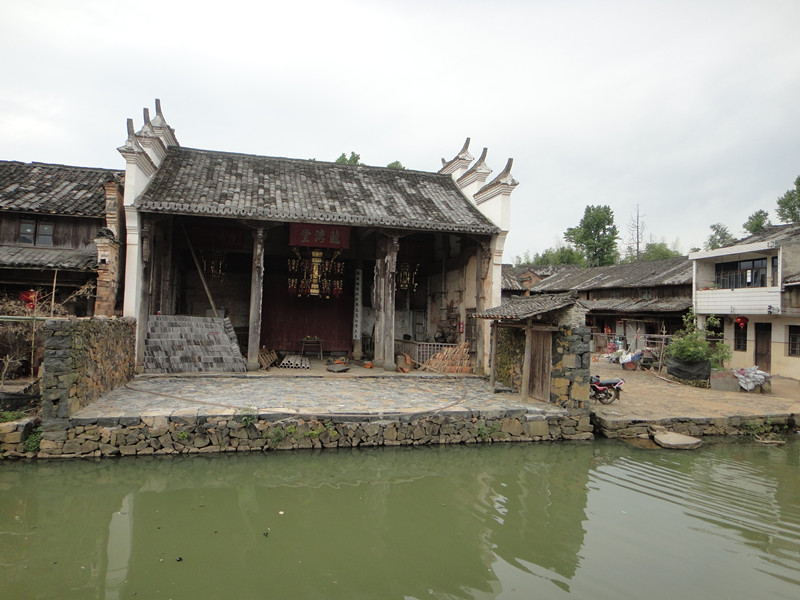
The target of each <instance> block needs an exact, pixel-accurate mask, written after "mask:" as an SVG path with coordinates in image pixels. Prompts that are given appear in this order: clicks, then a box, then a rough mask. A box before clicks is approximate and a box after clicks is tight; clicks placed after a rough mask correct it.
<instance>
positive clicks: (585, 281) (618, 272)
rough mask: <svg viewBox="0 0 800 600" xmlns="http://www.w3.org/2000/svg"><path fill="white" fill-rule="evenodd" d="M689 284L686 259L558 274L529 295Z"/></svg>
mask: <svg viewBox="0 0 800 600" xmlns="http://www.w3.org/2000/svg"><path fill="white" fill-rule="evenodd" d="M690 283H692V262H691V261H690V260H689V259H688V258H687V257H685V256H680V257H677V258H668V259H665V260H653V261H642V262H636V263H626V264H619V265H611V266H608V267H591V268H588V269H570V270H567V271H561V272H558V273H556V274H554V275H551V276H550V277H548V278H547V279H544V280H542V281H540V282H539V283H537V284H536V285H535V286H534V287H533V289H532V290H531V291H532V292H535V293H539V292H548V293H549V292H565V291H570V290H576V291H578V290H580V291H585V290H596V289H607V288H645V287H656V286H664V285H688V284H690Z"/></svg>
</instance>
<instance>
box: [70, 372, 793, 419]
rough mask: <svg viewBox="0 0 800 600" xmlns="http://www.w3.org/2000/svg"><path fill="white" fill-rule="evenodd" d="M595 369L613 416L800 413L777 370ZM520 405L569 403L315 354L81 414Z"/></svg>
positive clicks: (112, 401) (132, 389) (141, 382)
mask: <svg viewBox="0 0 800 600" xmlns="http://www.w3.org/2000/svg"><path fill="white" fill-rule="evenodd" d="M592 373H593V374H599V375H600V376H601V377H604V378H605V377H623V378H624V379H625V380H626V384H625V386H624V388H623V392H622V396H621V398H620V399H619V400H618V401H616V402H614V403H613V404H610V405H602V404H599V403H595V402H592V403H591V410H592V412H593V413H594V414H595V417H597V418H599V419H602V420H603V421H604V422H606V423H612V424H613V423H616V422H652V423H657V422H661V421H664V420H667V419H673V420H678V419H684V420H686V419H714V418H722V417H725V418H730V417H748V416H753V417H758V416H761V417H769V416H771V415H796V416H798V415H800V382H798V381H796V380H792V379H777V378H776V379H775V380H774V382H773V393H772V394H755V393H743V392H742V393H737V392H718V391H713V390H706V389H698V388H692V387H688V386H684V385H680V384H677V383H673V382H667V381H664V379H661V378H659V377H657V375H656V374H655V373H653V372H651V371H623V370H622V369H621V368H620V366H619V365H617V364H611V363H608V362H607V361H604V360H602V359H601V360H600V361H599V362H596V363H592ZM465 410H466V411H474V412H476V414H479V413H483V412H485V411H502V412H508V411H514V412H519V413H520V414H524V413H529V414H543V415H545V414H549V415H556V414H561V413H564V412H565V411H564V409H561V408H559V407H557V406H554V405H551V404H546V403H543V402H536V401H523V399H522V398H521V396H520V395H519V394H495V393H492V392H491V391H490V390H489V387H488V383H487V382H486V380H485V379H482V378H479V377H469V376H467V377H464V376H440V375H432V374H426V373H420V372H414V373H411V374H394V373H388V372H384V371H381V370H377V369H376V370H368V369H364V368H362V367H358V366H354V367H353V368H352V369H351V371H349V372H348V373H341V374H335V375H334V374H330V373H326V371H325V368H324V365H322V364H321V363H319V362H316V363H315V362H314V361H312V369H310V370H286V369H275V368H273V369H272V370H270V371H269V372H260V373H256V374H246V375H231V376H217V375H214V376H211V375H205V376H203V375H191V376H185V377H182V376H139V377H137V378H136V379H134V380H133V381H132V382H130V383H129V384H128V385H126V386H124V387H120V388H118V389H116V390H114V391H112V392H110V393H109V394H107V395H106V396H104V397H102V398H101V399H99V400H97V401H95V402H94V403H93V404H91V405H90V406H88V407H86V408H84V409H82V410H81V411H79V412H78V413H77V414H75V415H74V416H73V419H77V420H92V419H97V418H98V417H114V416H118V417H141V416H169V415H171V414H173V413H175V412H176V411H177V412H179V413H180V414H182V415H185V414H189V415H191V414H196V415H227V414H242V413H253V414H259V415H265V416H266V415H270V414H272V415H283V416H290V415H297V416H309V415H312V416H326V415H327V416H334V415H354V416H373V417H378V418H380V417H383V416H392V415H404V414H405V415H414V414H424V413H434V412H449V411H452V412H460V411H465Z"/></svg>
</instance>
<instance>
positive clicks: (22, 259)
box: [0, 246, 97, 271]
mask: <svg viewBox="0 0 800 600" xmlns="http://www.w3.org/2000/svg"><path fill="white" fill-rule="evenodd" d="M0 268H1V269H63V270H66V271H91V270H93V269H96V268H97V253H96V252H94V251H92V250H72V249H67V248H42V247H35V246H0Z"/></svg>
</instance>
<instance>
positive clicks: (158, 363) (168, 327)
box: [143, 315, 246, 373]
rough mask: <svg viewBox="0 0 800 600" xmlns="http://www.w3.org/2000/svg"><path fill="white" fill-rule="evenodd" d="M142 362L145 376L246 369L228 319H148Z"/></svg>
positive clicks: (162, 316)
mask: <svg viewBox="0 0 800 600" xmlns="http://www.w3.org/2000/svg"><path fill="white" fill-rule="evenodd" d="M143 362H144V371H145V373H240V372H244V371H245V370H246V366H245V360H244V358H243V357H242V354H241V351H240V350H239V345H238V343H237V342H236V333H235V332H234V330H233V326H232V325H231V322H230V320H229V319H228V318H215V317H188V316H181V315H154V316H151V317H150V319H149V321H148V324H147V337H146V339H145V346H144V361H143Z"/></svg>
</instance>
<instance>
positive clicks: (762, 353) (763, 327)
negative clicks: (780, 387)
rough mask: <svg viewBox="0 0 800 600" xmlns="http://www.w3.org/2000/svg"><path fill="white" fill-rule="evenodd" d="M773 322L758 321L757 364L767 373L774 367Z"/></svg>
mask: <svg viewBox="0 0 800 600" xmlns="http://www.w3.org/2000/svg"><path fill="white" fill-rule="evenodd" d="M771 349H772V323H756V357H755V358H756V365H758V368H759V369H761V370H762V371H765V372H766V373H769V372H770V369H771V368H772V362H771V358H772V355H771Z"/></svg>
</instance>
